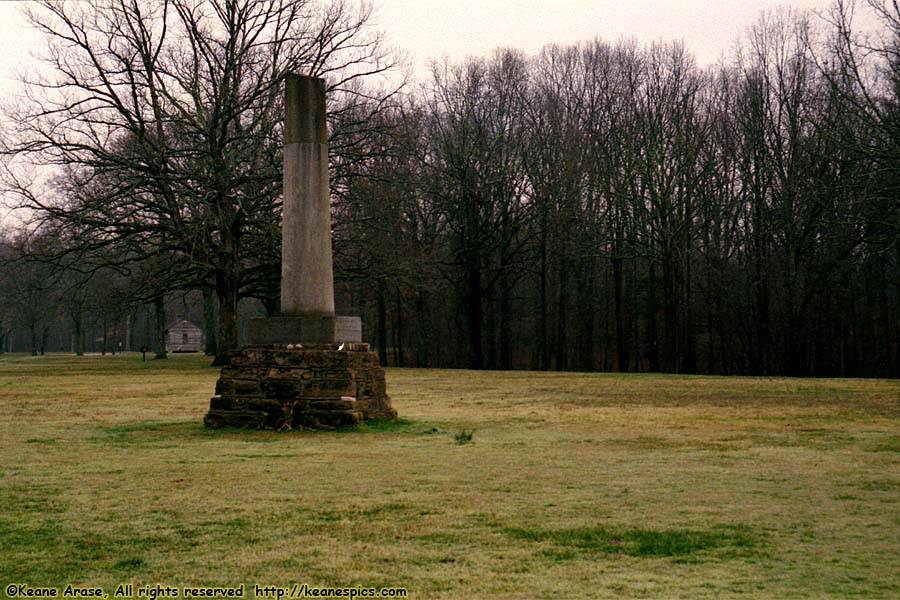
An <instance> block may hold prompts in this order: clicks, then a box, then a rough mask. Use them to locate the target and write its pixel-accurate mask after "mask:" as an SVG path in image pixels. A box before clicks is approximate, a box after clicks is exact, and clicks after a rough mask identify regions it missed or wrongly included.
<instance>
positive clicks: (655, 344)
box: [647, 259, 660, 373]
mask: <svg viewBox="0 0 900 600" xmlns="http://www.w3.org/2000/svg"><path fill="white" fill-rule="evenodd" d="M649 262H650V265H649V282H648V284H647V345H648V353H649V359H650V371H651V372H653V373H658V372H659V370H660V369H659V331H658V327H657V324H656V264H655V263H654V261H653V260H652V259H651V260H650V261H649Z"/></svg>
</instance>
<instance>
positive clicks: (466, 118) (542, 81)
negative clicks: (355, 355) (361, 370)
mask: <svg viewBox="0 0 900 600" xmlns="http://www.w3.org/2000/svg"><path fill="white" fill-rule="evenodd" d="M314 6H318V5H317V4H314V3H311V2H303V1H300V2H289V1H287V0H282V1H278V0H244V1H242V2H219V1H216V0H209V1H207V2H205V3H195V2H186V1H182V0H168V1H167V0H155V2H152V3H146V2H145V3H137V2H133V1H130V0H109V1H107V2H104V3H96V4H92V5H91V6H90V7H87V8H85V7H84V6H79V7H77V8H76V7H73V6H72V5H69V4H68V3H54V2H47V3H44V6H43V8H42V10H40V11H39V10H35V11H34V13H33V14H32V15H31V20H32V22H33V23H34V24H35V26H37V27H39V28H40V29H41V30H42V31H44V33H45V34H46V35H47V36H48V37H49V38H50V39H52V40H56V42H58V43H56V44H55V45H53V46H51V48H52V51H51V54H50V56H48V58H49V59H50V63H49V64H50V66H51V67H52V68H53V69H54V72H55V74H56V79H52V78H39V77H34V78H33V79H31V80H28V81H25V82H23V86H25V89H26V90H28V94H26V95H24V96H23V98H24V100H23V99H20V100H19V101H18V102H17V103H15V104H8V105H7V106H6V113H5V114H6V123H7V125H6V126H5V129H4V131H3V148H2V149H3V152H4V154H5V156H6V158H7V166H6V168H5V176H4V178H3V182H4V184H3V185H4V193H5V197H6V199H7V202H9V203H11V204H15V205H17V206H19V207H22V208H23V211H24V212H26V214H27V215H28V217H27V219H26V220H27V223H26V224H25V225H24V226H23V227H22V228H20V229H19V230H16V231H12V230H10V231H7V232H5V234H4V236H5V237H4V241H3V245H2V248H0V253H2V255H0V270H2V277H3V278H4V280H5V281H6V282H8V284H7V285H4V286H3V287H2V290H0V296H3V297H2V298H0V336H5V338H6V339H7V340H8V339H9V338H10V336H11V335H13V332H14V331H18V332H19V334H18V338H19V339H21V340H28V347H30V348H32V349H34V350H36V349H37V348H38V346H39V341H40V339H41V338H42V336H44V337H47V336H49V335H50V334H48V333H46V332H47V331H49V330H50V329H54V328H55V329H57V330H64V331H65V332H67V333H66V334H65V335H61V334H60V335H58V337H60V338H64V337H66V336H68V338H69V339H71V340H78V341H77V342H70V344H69V347H68V348H65V349H66V350H76V349H78V350H84V343H83V341H82V340H83V338H84V337H85V336H84V334H83V331H84V329H85V323H91V324H92V325H91V327H92V328H94V329H96V327H97V325H96V324H97V323H98V322H102V323H103V331H104V332H106V330H107V328H108V329H110V330H112V331H119V330H120V329H121V328H122V324H123V323H125V322H126V321H128V322H129V323H132V322H134V321H135V319H136V317H135V315H145V318H144V322H146V327H145V329H147V330H149V329H152V328H153V327H155V331H156V334H154V336H153V339H154V340H159V339H160V336H161V333H160V332H161V329H162V327H163V326H164V323H165V321H166V317H165V313H166V307H167V305H168V306H169V307H170V308H169V309H168V310H169V313H170V314H171V310H172V309H171V305H172V303H173V302H174V303H176V304H177V303H178V302H182V303H183V305H184V308H185V311H186V312H190V311H194V312H196V314H197V315H198V319H200V318H201V317H200V315H203V316H202V319H203V320H204V321H205V322H206V323H207V327H208V328H209V329H210V330H212V331H214V332H215V334H216V335H211V336H209V338H211V344H210V345H209V347H208V351H209V352H210V353H212V354H217V355H219V357H220V358H221V357H222V356H224V355H225V353H227V351H228V350H230V349H232V348H234V347H236V346H237V345H238V344H239V343H240V341H241V340H240V338H241V336H240V322H241V320H242V314H244V313H246V312H251V311H254V310H256V311H259V312H263V311H265V312H267V313H268V314H275V313H277V310H278V298H277V295H278V273H279V268H278V257H279V252H280V248H279V244H280V239H279V238H280V236H279V234H278V222H279V216H280V198H279V193H280V182H281V174H280V165H281V160H280V147H281V141H280V136H281V125H280V118H279V117H280V114H281V107H280V102H281V100H280V95H279V93H280V92H279V89H280V88H279V81H280V75H281V74H283V73H285V72H287V71H302V72H307V73H311V74H314V75H319V76H322V77H324V78H325V79H326V82H327V84H328V88H329V92H328V94H329V128H330V140H331V145H330V152H331V178H332V179H331V187H332V196H333V216H334V221H333V235H334V252H335V256H334V261H335V277H336V300H337V302H338V305H339V307H338V308H339V313H341V314H359V315H361V316H362V317H363V320H364V324H365V334H366V337H367V339H368V340H369V341H371V342H372V343H373V344H374V345H375V346H376V347H377V349H378V350H379V352H380V353H381V359H382V362H383V363H385V364H392V365H398V366H432V367H468V368H476V369H482V368H487V369H510V368H530V369H557V370H579V371H593V370H602V371H620V372H625V371H628V372H632V371H667V372H678V373H715V374H752V375H773V374H787V375H797V376H871V377H897V376H898V375H900V12H898V8H897V6H896V5H895V4H893V3H891V2H886V1H884V0H868V1H867V2H864V3H861V4H853V3H851V2H848V1H846V0H837V1H836V2H835V4H834V5H833V6H832V8H831V10H830V11H829V12H827V13H825V14H820V15H810V14H806V13H799V12H793V11H790V10H787V9H785V10H782V11H777V12H775V13H769V14H765V15H761V16H760V18H759V20H758V21H757V22H756V23H755V24H754V25H753V26H752V27H751V28H750V29H749V30H748V32H747V34H746V36H745V37H744V38H743V39H742V40H741V43H740V44H739V45H738V48H739V49H738V50H736V51H735V52H734V54H733V55H732V56H730V57H728V58H727V59H723V60H722V61H720V63H719V64H717V65H714V66H700V65H698V64H697V62H696V61H695V60H694V58H693V57H692V55H691V54H690V52H689V51H687V50H686V49H685V47H684V45H682V44H680V43H655V44H650V45H641V44H640V43H638V42H635V41H620V42H617V43H609V42H605V41H602V40H592V41H585V42H583V43H580V44H575V45H569V46H558V45H551V46H547V47H545V48H544V49H543V50H542V51H541V52H539V53H538V54H537V55H534V56H529V55H526V54H524V53H522V52H520V51H517V50H515V49H499V50H497V51H495V52H494V54H493V55H492V56H491V57H485V58H470V59H468V60H466V61H464V62H462V63H451V62H448V61H443V62H435V63H433V64H432V67H431V72H430V76H429V78H428V79H427V80H426V81H424V82H422V83H421V85H419V86H413V85H410V84H408V83H407V82H403V83H400V84H396V83H394V82H395V81H396V72H397V67H398V64H397V62H396V61H395V59H394V58H393V57H392V56H391V55H390V53H388V52H386V51H384V45H383V39H382V38H381V37H380V36H379V35H378V34H375V33H372V29H371V28H369V27H367V24H368V23H369V22H370V20H371V18H372V11H371V8H370V7H368V6H365V5H361V6H358V7H351V6H350V5H348V4H346V3H335V4H333V5H330V7H328V8H327V10H324V11H313V10H311V8H312V7H314ZM148 7H149V8H148ZM862 14H865V15H867V16H868V18H870V20H871V21H872V22H874V23H876V24H877V29H875V30H873V31H868V32H867V31H864V30H863V29H861V28H859V27H857V25H856V21H855V20H854V18H855V17H858V16H859V15H862ZM857 20H858V19H857ZM85 23H89V24H91V26H90V27H86V26H85ZM389 33H390V32H389V31H388V34H389ZM392 74H393V75H392ZM38 166H39V167H41V169H43V170H44V171H42V172H47V171H48V170H49V172H52V176H46V177H41V176H38V175H37V174H36V168H37V167H38ZM24 209H27V211H25V210H24ZM13 284H14V285H13ZM28 294H32V296H29V295H28ZM185 298H190V299H191V301H190V302H191V303H192V304H191V308H190V309H189V307H188V301H187V300H185ZM151 314H152V315H153V318H154V319H155V321H154V323H156V325H155V326H154V325H151V319H150V316H149V315H151ZM104 335H105V333H104ZM117 335H119V334H117ZM121 335H125V334H124V333H123V334H121ZM146 335H149V334H146ZM92 339H94V338H92ZM104 339H105V337H104ZM23 343H24V342H23ZM8 345H9V344H7V346H8ZM2 348H4V344H3V339H0V349H2ZM160 354H161V353H160Z"/></svg>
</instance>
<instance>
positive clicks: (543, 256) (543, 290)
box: [538, 210, 550, 371]
mask: <svg viewBox="0 0 900 600" xmlns="http://www.w3.org/2000/svg"><path fill="white" fill-rule="evenodd" d="M546 212H547V211H546V210H544V211H543V212H542V217H541V233H540V238H541V241H540V277H539V280H538V286H539V288H538V313H539V314H538V319H539V323H538V360H539V363H538V368H539V369H540V370H541V371H547V370H549V369H550V340H549V339H548V336H549V326H548V323H547V320H548V319H549V313H550V309H549V307H548V306H547V286H548V285H549V282H548V281H547V279H548V278H547V269H548V264H547V227H548V223H547V215H546Z"/></svg>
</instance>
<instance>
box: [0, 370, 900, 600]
mask: <svg viewBox="0 0 900 600" xmlns="http://www.w3.org/2000/svg"><path fill="white" fill-rule="evenodd" d="M207 365H208V359H205V358H203V357H198V356H175V357H172V358H171V359H169V360H167V361H148V362H147V363H141V361H140V356H139V355H127V356H116V357H83V358H76V357H71V356H48V357H38V358H31V357H23V356H9V355H7V356H0V428H2V436H0V585H2V586H3V588H4V589H5V588H6V585H7V584H8V583H13V582H21V583H28V584H30V585H35V586H37V585H53V586H62V585H64V584H66V583H70V582H71V583H81V584H89V585H96V586H102V587H104V588H105V589H107V591H109V592H110V593H111V590H112V588H113V587H114V586H115V585H117V584H119V583H123V582H130V583H134V584H136V585H137V586H141V585H144V584H151V585H152V584H156V583H162V584H164V585H165V584H168V585H174V586H184V585H236V584H238V583H246V584H248V585H252V584H254V583H259V584H263V585H286V584H293V583H309V584H311V585H317V586H364V587H370V586H371V587H384V586H400V587H405V588H407V589H408V590H409V597H410V598H448V599H449V598H506V599H513V598H607V597H609V598H632V597H640V598H646V597H652V598H728V597H753V598H784V597H789V598H823V597H832V598H850V597H871V598H898V597H900V567H898V564H900V382H898V381H884V380H852V379H827V380H825V379H818V380H816V379H808V380H800V379H776V378H715V377H684V376H668V375H605V374H590V375H588V374H557V373H530V372H472V371H449V370H403V369H390V370H388V372H387V381H388V391H389V393H390V394H391V396H392V399H393V403H394V407H395V408H396V409H397V410H398V411H399V413H400V415H401V417H402V419H401V420H399V421H397V422H394V423H390V424H385V423H382V424H374V425H371V426H364V427H361V428H360V429H359V430H356V431H345V432H327V433H322V432H307V431H304V432H299V431H294V432H284V433H275V432H265V431H264V432H258V431H252V432H248V431H235V430H231V431H211V430H207V429H205V428H204V427H203V426H202V416H203V414H204V413H205V412H206V409H207V407H208V403H209V397H210V396H211V395H212V392H213V388H214V385H215V380H216V378H217V376H218V372H217V370H215V369H211V368H209V367H208V366H207ZM469 435H470V436H471V439H469V440H467V439H466V438H467V437H468V436H469ZM110 598H112V595H110Z"/></svg>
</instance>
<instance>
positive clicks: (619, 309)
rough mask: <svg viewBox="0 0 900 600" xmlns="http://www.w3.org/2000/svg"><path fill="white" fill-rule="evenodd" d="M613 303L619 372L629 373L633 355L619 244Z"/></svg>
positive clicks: (613, 265) (615, 254) (614, 252)
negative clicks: (623, 292)
mask: <svg viewBox="0 0 900 600" xmlns="http://www.w3.org/2000/svg"><path fill="white" fill-rule="evenodd" d="M612 272H613V303H614V313H615V317H614V318H615V321H616V366H617V368H618V370H619V373H627V372H628V370H629V364H630V361H631V357H630V356H629V355H628V340H627V339H626V336H627V333H626V332H627V331H628V327H627V324H626V323H625V307H624V306H623V303H624V301H623V297H622V287H623V285H622V257H621V256H620V254H619V250H618V244H616V247H615V248H614V249H613V257H612Z"/></svg>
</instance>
